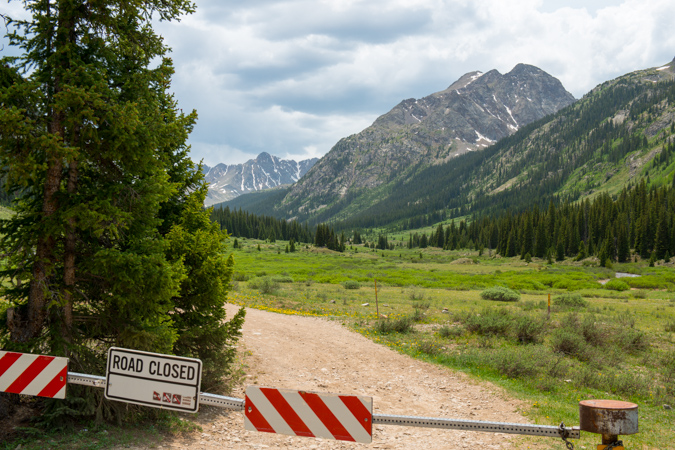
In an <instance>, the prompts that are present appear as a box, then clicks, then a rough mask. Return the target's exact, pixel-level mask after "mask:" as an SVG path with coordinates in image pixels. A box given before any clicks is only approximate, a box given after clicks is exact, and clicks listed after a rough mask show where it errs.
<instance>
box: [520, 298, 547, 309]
mask: <svg viewBox="0 0 675 450" xmlns="http://www.w3.org/2000/svg"><path fill="white" fill-rule="evenodd" d="M518 306H520V307H521V308H522V310H523V311H534V310H536V309H545V308H546V302H545V301H544V300H541V301H539V302H535V301H534V300H525V301H524V302H521V303H518Z"/></svg>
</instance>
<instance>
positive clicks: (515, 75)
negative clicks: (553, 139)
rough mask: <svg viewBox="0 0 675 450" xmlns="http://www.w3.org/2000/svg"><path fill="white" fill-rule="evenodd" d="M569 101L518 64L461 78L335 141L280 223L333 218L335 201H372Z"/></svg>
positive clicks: (550, 80)
mask: <svg viewBox="0 0 675 450" xmlns="http://www.w3.org/2000/svg"><path fill="white" fill-rule="evenodd" d="M574 100H575V99H574V97H573V96H572V94H570V93H569V92H567V91H566V90H565V88H564V87H563V86H562V83H560V81H559V80H557V79H556V78H554V77H552V76H551V75H549V74H547V73H546V72H544V71H543V70H541V69H539V68H537V67H534V66H531V65H527V64H518V65H517V66H516V67H514V68H513V70H512V71H511V72H509V73H508V74H506V75H502V74H501V73H499V71H497V70H490V71H489V72H485V73H483V72H480V71H473V72H469V73H467V74H465V75H463V76H462V77H460V78H459V80H457V81H455V82H454V83H452V84H451V85H450V87H448V88H447V89H445V90H443V91H440V92H436V93H434V94H431V95H428V96H426V97H424V98H421V99H414V98H410V99H407V100H403V101H401V102H400V103H399V104H398V105H396V106H395V107H394V108H393V109H392V110H391V111H389V112H388V113H386V114H384V115H382V116H380V117H378V118H377V120H375V122H374V123H373V124H372V125H371V126H370V127H368V128H366V129H365V130H363V131H362V132H360V133H358V134H356V135H353V136H349V137H347V138H344V139H341V140H340V141H339V142H338V143H337V144H336V145H335V146H334V147H333V148H332V149H331V151H330V152H329V153H328V154H327V155H326V156H324V157H323V158H322V159H321V161H319V162H318V163H317V164H316V165H315V166H314V167H313V168H312V170H310V171H309V172H308V174H307V175H306V176H305V177H303V178H302V180H300V182H298V183H296V184H295V185H293V187H292V188H291V190H290V191H289V193H288V194H287V195H286V197H285V198H284V200H283V202H282V203H281V204H280V205H278V206H277V207H276V208H279V209H281V208H283V209H284V212H283V215H284V216H286V217H294V216H295V217H298V218H299V219H301V220H304V218H305V217H307V216H308V214H314V215H320V216H321V217H322V220H331V219H333V218H336V217H338V216H339V215H340V214H341V213H340V211H341V207H343V206H342V203H344V202H341V200H342V199H348V198H353V197H354V196H358V198H361V197H364V196H365V197H367V196H368V195H377V192H380V189H375V188H378V187H379V186H383V185H384V186H389V185H391V184H392V183H397V182H404V181H405V180H406V178H407V177H409V176H410V175H411V173H412V172H414V171H415V170H419V169H420V168H423V167H428V166H431V165H435V164H440V163H442V162H445V161H448V160H450V159H451V158H453V157H455V156H458V155H460V154H462V153H466V152H468V151H476V150H481V149H483V148H485V147H487V146H489V145H491V144H492V143H494V142H496V141H498V140H500V139H502V138H504V137H506V136H509V135H510V134H512V133H514V132H516V131H517V130H518V129H519V128H520V127H522V126H524V125H526V124H529V123H530V122H533V121H535V120H538V119H541V118H543V117H544V116H547V115H549V114H552V113H555V112H557V111H558V110H559V109H561V108H563V107H565V106H567V105H569V104H570V103H572V102H574ZM345 201H346V200H345ZM356 203H358V204H360V205H367V204H369V200H368V199H366V198H361V199H360V200H359V201H358V202H356ZM352 209H353V208H352ZM336 214H337V216H336Z"/></svg>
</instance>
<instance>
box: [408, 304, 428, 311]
mask: <svg viewBox="0 0 675 450" xmlns="http://www.w3.org/2000/svg"><path fill="white" fill-rule="evenodd" d="M412 306H413V308H414V309H419V310H423V311H426V310H427V309H429V307H430V306H431V303H430V302H413V305H412Z"/></svg>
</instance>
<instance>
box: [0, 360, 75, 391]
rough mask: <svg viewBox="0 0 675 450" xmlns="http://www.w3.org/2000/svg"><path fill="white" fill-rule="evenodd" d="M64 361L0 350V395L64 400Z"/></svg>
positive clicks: (65, 369)
mask: <svg viewBox="0 0 675 450" xmlns="http://www.w3.org/2000/svg"><path fill="white" fill-rule="evenodd" d="M67 381H68V358H59V357H55V356H45V355H30V354H27V353H16V352H6V351H2V350H0V392H11V393H13V394H24V395H36V396H38V397H50V398H60V399H64V398H66V382H67Z"/></svg>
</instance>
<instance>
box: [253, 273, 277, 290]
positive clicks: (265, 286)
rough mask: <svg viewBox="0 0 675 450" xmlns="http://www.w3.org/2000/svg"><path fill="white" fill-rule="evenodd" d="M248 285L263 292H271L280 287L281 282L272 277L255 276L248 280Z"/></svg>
mask: <svg viewBox="0 0 675 450" xmlns="http://www.w3.org/2000/svg"><path fill="white" fill-rule="evenodd" d="M248 285H249V287H252V288H253V289H257V290H258V291H260V293H261V294H271V293H273V292H275V291H276V290H277V289H279V282H278V281H275V280H274V279H272V278H270V277H261V278H254V279H252V280H251V281H249V282H248Z"/></svg>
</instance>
